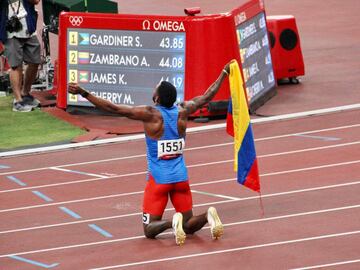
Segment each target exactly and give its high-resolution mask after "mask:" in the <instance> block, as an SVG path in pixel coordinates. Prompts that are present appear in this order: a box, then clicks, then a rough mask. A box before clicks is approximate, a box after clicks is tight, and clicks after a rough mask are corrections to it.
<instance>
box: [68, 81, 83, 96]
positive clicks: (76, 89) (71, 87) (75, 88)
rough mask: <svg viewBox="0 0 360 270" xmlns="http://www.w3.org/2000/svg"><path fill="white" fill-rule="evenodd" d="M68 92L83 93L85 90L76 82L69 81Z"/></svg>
mask: <svg viewBox="0 0 360 270" xmlns="http://www.w3.org/2000/svg"><path fill="white" fill-rule="evenodd" d="M68 89H69V93H70V94H73V95H77V94H80V95H81V93H84V92H85V90H84V89H83V88H81V87H80V86H79V85H78V84H77V83H69V88H68Z"/></svg>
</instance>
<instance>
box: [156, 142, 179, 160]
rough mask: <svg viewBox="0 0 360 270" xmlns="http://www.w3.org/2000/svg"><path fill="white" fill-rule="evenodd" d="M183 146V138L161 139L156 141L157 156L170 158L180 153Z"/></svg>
mask: <svg viewBox="0 0 360 270" xmlns="http://www.w3.org/2000/svg"><path fill="white" fill-rule="evenodd" d="M184 148H185V140H184V138H181V139H176V140H161V141H158V158H159V159H172V158H175V157H178V156H179V155H182V154H183V152H184Z"/></svg>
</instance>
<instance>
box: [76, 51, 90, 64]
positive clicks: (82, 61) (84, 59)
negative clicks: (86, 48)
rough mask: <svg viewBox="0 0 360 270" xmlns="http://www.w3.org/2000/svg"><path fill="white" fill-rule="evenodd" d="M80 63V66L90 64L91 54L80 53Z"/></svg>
mask: <svg viewBox="0 0 360 270" xmlns="http://www.w3.org/2000/svg"><path fill="white" fill-rule="evenodd" d="M78 57H79V63H80V64H89V53H88V52H79V54H78Z"/></svg>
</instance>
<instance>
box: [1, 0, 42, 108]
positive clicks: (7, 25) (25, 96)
mask: <svg viewBox="0 0 360 270" xmlns="http://www.w3.org/2000/svg"><path fill="white" fill-rule="evenodd" d="M39 2H40V0H0V42H2V43H3V44H4V46H5V52H4V55H5V56H6V58H7V59H8V63H9V65H10V67H11V69H10V83H11V88H12V90H13V93H14V103H13V111H16V112H29V111H31V110H32V109H33V108H35V107H37V106H39V101H38V100H37V99H35V98H34V97H33V96H32V95H31V94H30V91H31V85H32V84H33V83H34V81H35V79H36V76H37V71H38V66H39V64H40V62H41V57H40V43H39V40H38V39H37V37H36V22H37V12H36V10H35V5H37V4H39ZM24 62H25V63H26V64H27V68H26V71H25V76H24V78H23V63H24Z"/></svg>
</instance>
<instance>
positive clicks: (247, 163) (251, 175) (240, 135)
mask: <svg viewBox="0 0 360 270" xmlns="http://www.w3.org/2000/svg"><path fill="white" fill-rule="evenodd" d="M229 83H230V94H231V98H230V101H229V107H228V113H227V119H226V131H227V133H228V134H229V135H231V136H233V137H234V171H236V172H237V181H238V182H239V183H240V184H242V185H244V186H246V187H248V188H250V189H252V190H254V191H257V192H260V177H259V170H258V163H257V158H256V151H255V143H254V136H253V132H252V128H251V123H250V115H249V109H248V104H247V99H246V96H245V91H244V86H243V85H244V82H243V79H242V76H241V73H240V69H239V65H238V63H237V61H236V60H233V61H232V62H231V63H230V76H229Z"/></svg>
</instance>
